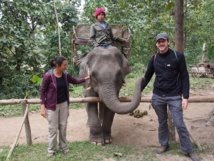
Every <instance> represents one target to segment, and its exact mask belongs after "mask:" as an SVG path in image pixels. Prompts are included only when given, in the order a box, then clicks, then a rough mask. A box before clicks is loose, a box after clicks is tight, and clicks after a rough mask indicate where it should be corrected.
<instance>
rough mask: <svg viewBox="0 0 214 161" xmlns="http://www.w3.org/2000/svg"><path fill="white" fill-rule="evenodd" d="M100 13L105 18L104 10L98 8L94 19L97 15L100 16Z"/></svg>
mask: <svg viewBox="0 0 214 161" xmlns="http://www.w3.org/2000/svg"><path fill="white" fill-rule="evenodd" d="M101 13H103V14H104V16H106V13H105V11H104V9H102V8H98V9H97V10H96V12H95V14H94V15H95V17H96V18H97V16H98V15H99V14H101Z"/></svg>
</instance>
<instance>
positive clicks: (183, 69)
mask: <svg viewBox="0 0 214 161" xmlns="http://www.w3.org/2000/svg"><path fill="white" fill-rule="evenodd" d="M179 72H180V79H181V84H182V94H183V98H184V99H188V98H189V86H190V84H189V73H188V71H187V66H186V61H185V57H184V54H181V58H180V60H179Z"/></svg>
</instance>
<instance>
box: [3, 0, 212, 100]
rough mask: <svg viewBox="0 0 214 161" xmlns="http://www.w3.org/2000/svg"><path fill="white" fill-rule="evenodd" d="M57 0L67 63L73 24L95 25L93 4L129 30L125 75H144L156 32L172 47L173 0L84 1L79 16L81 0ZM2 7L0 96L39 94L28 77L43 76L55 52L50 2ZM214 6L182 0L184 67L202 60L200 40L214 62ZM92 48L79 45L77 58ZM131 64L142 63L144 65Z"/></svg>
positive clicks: (199, 0) (18, 1)
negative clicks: (128, 71)
mask: <svg viewBox="0 0 214 161" xmlns="http://www.w3.org/2000/svg"><path fill="white" fill-rule="evenodd" d="M55 1H56V9H57V12H58V16H59V23H60V35H61V46H62V55H64V56H66V57H67V58H68V62H69V64H70V63H71V61H70V60H71V58H72V56H71V55H72V51H71V35H72V27H73V26H75V25H76V24H77V23H94V22H95V21H96V19H95V18H94V12H95V10H96V8H97V7H103V8H104V9H105V10H106V12H107V16H106V20H107V21H108V22H109V23H117V24H121V25H123V26H124V28H130V29H131V32H132V37H131V58H130V64H131V66H133V72H132V73H131V74H130V75H129V76H128V77H129V78H135V76H136V75H140V74H141V72H142V73H144V71H145V68H146V66H147V64H148V61H149V59H150V57H151V56H152V55H153V54H154V53H156V52H157V51H156V50H157V49H156V46H155V42H154V39H155V35H156V34H157V33H159V32H166V33H167V34H169V36H170V40H171V42H170V43H171V44H170V46H171V47H172V48H174V46H175V42H174V33H175V32H174V26H175V25H174V7H175V6H174V5H175V3H174V0H168V1H165V0H158V1H151V0H143V1H142V0H130V1H129V3H127V2H126V1H125V0H100V1H94V0H88V1H86V4H85V6H84V10H83V13H82V14H81V15H78V14H79V11H78V8H77V7H79V6H80V0H78V1H77V0H69V1H63V3H62V1H60V0H55ZM0 7H1V10H0V57H1V59H0V63H1V66H0V90H1V94H0V98H9V96H10V93H11V97H15V98H21V97H22V98H23V97H24V96H26V95H28V93H29V94H30V95H32V94H33V95H35V94H36V93H37V94H38V86H39V84H33V85H32V84H31V82H30V79H31V78H32V77H33V76H34V75H37V76H38V77H42V76H43V75H44V73H45V71H47V70H48V69H49V68H50V67H49V65H48V64H49V60H50V59H51V58H53V57H56V56H57V55H58V54H59V51H58V32H57V24H56V17H55V12H54V8H53V0H48V1H47V0H44V1H40V0H32V1H26V0H25V1H23V0H16V1H8V0H1V1H0ZM213 7H214V0H209V1H206V0H197V1H192V0H185V1H184V31H185V32H184V36H185V55H186V60H187V63H188V66H191V65H194V64H197V63H198V62H199V61H200V59H201V49H202V44H203V43H204V42H206V43H207V48H206V49H207V50H206V53H205V55H206V58H207V59H208V60H207V61H208V62H209V61H211V62H213V61H214V52H213V51H214V45H213V44H214V42H213V41H214V39H213V33H214V29H213V27H212V26H213V25H214V24H213V23H214V21H212V18H213V16H214V14H213ZM79 17H80V18H79ZM90 50H91V48H90V47H85V46H79V47H78V50H77V53H78V55H79V56H81V55H83V54H84V53H85V52H88V51H90ZM135 64H143V67H142V68H141V66H139V65H135ZM137 68H138V69H137ZM142 69H143V71H142ZM68 71H69V72H71V73H72V75H73V76H75V77H78V71H79V68H78V67H72V66H70V67H69V69H68ZM137 71H140V72H139V73H136V72H137ZM22 77H23V78H22ZM19 82H20V83H19ZM34 86H35V87H34ZM29 89H30V90H29ZM71 90H72V88H71ZM16 94H18V95H17V96H16Z"/></svg>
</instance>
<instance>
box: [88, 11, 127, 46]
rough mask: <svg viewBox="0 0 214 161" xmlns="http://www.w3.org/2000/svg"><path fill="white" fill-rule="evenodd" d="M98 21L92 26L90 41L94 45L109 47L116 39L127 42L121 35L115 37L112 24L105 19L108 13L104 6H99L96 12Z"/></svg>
mask: <svg viewBox="0 0 214 161" xmlns="http://www.w3.org/2000/svg"><path fill="white" fill-rule="evenodd" d="M94 15H95V18H96V19H97V22H96V23H95V24H92V25H91V27H90V41H91V44H92V45H93V47H103V48H109V47H111V46H112V45H113V43H114V41H119V42H121V43H125V42H127V41H126V40H125V39H123V38H120V37H114V35H113V33H112V29H111V27H110V25H109V24H108V23H107V22H106V21H105V16H106V13H105V11H104V10H103V8H98V9H97V10H96V12H95V14H94Z"/></svg>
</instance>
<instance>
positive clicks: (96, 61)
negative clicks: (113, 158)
mask: <svg viewBox="0 0 214 161" xmlns="http://www.w3.org/2000/svg"><path fill="white" fill-rule="evenodd" d="M88 68H89V69H90V72H91V79H90V81H87V82H85V83H84V84H83V86H84V87H85V89H87V90H86V93H85V95H86V97H99V98H100V99H101V100H102V101H103V102H102V103H100V104H99V106H100V107H102V108H103V112H102V121H101V120H100V117H99V114H100V111H99V108H98V103H87V105H86V109H87V114H88V123H89V128H90V135H89V140H90V142H91V143H94V144H97V145H102V144H104V143H107V144H108V143H111V142H112V136H111V126H112V123H113V119H114V115H115V113H118V114H127V113H130V112H132V111H133V110H135V109H136V108H137V107H138V105H139V103H140V100H141V84H142V81H143V78H139V79H138V81H137V82H136V87H135V90H134V96H133V100H132V101H131V102H130V103H127V102H126V103H122V102H120V101H119V99H118V97H119V92H120V89H121V87H122V85H123V80H124V78H125V76H126V75H127V74H129V73H130V72H131V67H130V65H129V62H128V59H127V58H126V57H125V56H124V55H123V54H122V53H121V51H120V50H119V49H118V48H116V47H114V46H112V47H111V48H101V47H97V48H94V49H93V50H92V51H90V52H89V53H88V54H87V55H86V56H85V57H83V58H82V60H81V64H80V73H79V75H80V77H82V76H85V75H87V69H88Z"/></svg>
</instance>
